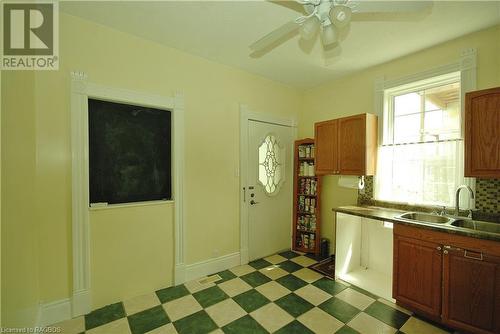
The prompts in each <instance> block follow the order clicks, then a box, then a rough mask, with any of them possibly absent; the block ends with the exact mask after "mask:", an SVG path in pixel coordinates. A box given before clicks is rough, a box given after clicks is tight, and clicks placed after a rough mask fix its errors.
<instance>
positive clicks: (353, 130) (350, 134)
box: [338, 114, 366, 175]
mask: <svg viewBox="0 0 500 334" xmlns="http://www.w3.org/2000/svg"><path fill="white" fill-rule="evenodd" d="M338 121H339V125H338V127H339V129H338V131H339V145H338V150H339V151H338V152H339V158H338V159H339V170H340V174H343V175H365V171H366V114H363V115H356V116H351V117H345V118H340V119H339V120H338Z"/></svg>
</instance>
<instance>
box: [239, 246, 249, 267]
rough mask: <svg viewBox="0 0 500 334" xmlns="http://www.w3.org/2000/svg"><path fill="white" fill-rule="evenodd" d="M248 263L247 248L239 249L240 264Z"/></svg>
mask: <svg viewBox="0 0 500 334" xmlns="http://www.w3.org/2000/svg"><path fill="white" fill-rule="evenodd" d="M247 263H248V248H242V249H240V264H247Z"/></svg>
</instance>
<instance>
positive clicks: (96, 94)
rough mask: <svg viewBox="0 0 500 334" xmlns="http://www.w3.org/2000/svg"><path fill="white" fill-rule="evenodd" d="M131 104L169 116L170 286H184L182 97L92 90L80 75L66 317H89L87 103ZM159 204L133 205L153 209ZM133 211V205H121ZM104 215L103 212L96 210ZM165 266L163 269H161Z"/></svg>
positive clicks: (75, 95)
mask: <svg viewBox="0 0 500 334" xmlns="http://www.w3.org/2000/svg"><path fill="white" fill-rule="evenodd" d="M89 97H93V98H98V99H103V100H107V101H114V102H123V103H133V104H138V105H142V106H146V107H153V108H160V109H167V110H170V111H171V113H172V117H173V122H172V129H173V130H172V132H173V134H172V146H173V150H172V151H173V155H172V177H173V194H172V200H171V201H164V202H165V203H168V202H170V203H174V211H175V219H174V224H175V226H174V233H175V236H174V238H175V246H174V252H175V267H174V268H173V270H174V281H175V283H176V284H177V283H178V282H184V276H185V263H184V254H185V233H184V223H183V222H184V203H185V200H184V198H185V197H184V97H183V95H182V94H180V93H177V94H175V95H174V96H172V97H166V96H160V95H153V94H148V93H143V92H136V91H131V90H126V89H120V88H114V87H108V86H103V85H98V84H95V83H91V82H88V81H87V75H86V74H85V73H84V72H71V155H72V234H73V235H72V239H73V291H72V298H71V304H72V307H71V308H72V312H71V313H72V316H73V317H76V316H80V315H83V314H86V313H88V312H90V311H91V308H92V301H91V279H90V277H91V275H90V268H91V265H90V258H91V257H90V251H91V250H90V225H89V210H90V208H89V191H88V185H89V170H88V168H89V166H88V162H89V161H88V149H89V148H88V98H89ZM158 202H159V201H152V202H142V203H138V204H137V205H149V204H156V205H157V204H158ZM126 205H127V206H133V205H136V204H126ZM100 209H105V208H100ZM165 265H166V264H165Z"/></svg>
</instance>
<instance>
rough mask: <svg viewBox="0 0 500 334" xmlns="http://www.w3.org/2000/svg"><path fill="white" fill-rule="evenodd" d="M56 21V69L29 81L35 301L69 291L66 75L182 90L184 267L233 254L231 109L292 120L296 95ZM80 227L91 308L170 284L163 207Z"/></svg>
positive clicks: (234, 122) (169, 212) (69, 19)
mask: <svg viewBox="0 0 500 334" xmlns="http://www.w3.org/2000/svg"><path fill="white" fill-rule="evenodd" d="M60 19H61V28H60V45H61V57H60V58H61V66H60V70H59V71H57V72H38V73H37V74H36V105H37V118H36V119H37V124H36V126H37V132H36V133H37V135H36V136H37V141H36V144H37V160H38V165H37V173H38V174H37V176H38V179H39V182H38V189H37V204H38V205H37V218H38V221H39V226H40V239H41V240H45V241H46V242H44V243H43V244H42V245H41V246H40V298H41V300H42V302H49V301H53V300H59V299H62V298H66V297H68V296H69V294H70V291H71V281H72V277H71V266H72V264H71V225H70V218H71V166H70V158H71V156H70V128H69V124H70V117H69V116H70V115H69V103H70V101H69V98H70V90H69V89H70V71H72V70H79V71H84V72H86V73H87V74H88V80H89V81H91V82H95V83H99V84H104V85H109V86H112V87H119V88H126V89H131V90H136V91H141V92H147V93H152V94H161V95H165V96H172V95H173V93H174V92H177V91H179V92H182V93H184V95H185V104H186V106H185V128H186V133H185V137H186V142H185V156H186V162H185V165H186V169H185V177H186V186H185V196H186V203H185V207H186V211H187V212H186V217H185V224H186V233H187V234H186V243H187V245H186V249H187V253H186V260H187V261H186V262H187V263H188V264H191V263H195V262H198V261H202V260H207V259H210V258H211V257H213V256H215V253H214V251H215V250H218V256H222V255H225V254H230V253H234V252H237V251H239V201H238V194H239V179H238V178H237V177H236V176H235V171H236V168H237V167H238V159H239V147H238V145H239V144H238V142H239V130H238V127H239V103H245V104H247V105H249V106H250V107H251V108H252V109H255V110H258V111H261V112H265V113H270V114H274V115H280V116H298V112H299V108H300V97H301V96H300V92H299V91H298V90H296V89H292V88H289V87H287V86H284V85H282V84H278V83H274V82H272V81H269V80H267V79H263V78H261V77H257V76H254V75H250V74H248V73H245V72H243V71H239V70H236V69H233V68H230V67H227V66H223V65H219V64H216V63H213V62H210V61H207V60H205V59H202V58H197V57H194V56H191V55H188V54H185V53H182V52H179V51H176V50H173V49H169V48H166V47H164V46H161V45H159V44H155V43H153V42H149V41H146V40H143V39H139V38H136V37H133V36H131V35H127V34H124V33H121V32H118V31H115V30H112V29H109V28H105V27H103V26H100V25H96V24H93V23H90V22H88V21H85V20H81V19H78V18H75V17H73V16H69V15H65V14H62V15H61V18H60ZM47 194H50V196H47ZM90 225H91V226H90V227H91V242H92V247H91V270H92V296H93V304H94V306H95V307H99V306H102V305H105V304H108V303H111V302H114V301H117V300H122V299H124V298H129V297H132V296H135V295H137V294H141V293H146V292H150V291H152V290H153V289H157V288H159V287H162V286H167V285H170V284H171V283H172V273H173V266H172V264H173V261H174V260H173V246H174V245H173V208H172V205H168V204H167V205H165V204H164V205H162V206H145V207H138V208H127V209H112V210H96V211H92V212H91V215H90ZM222 235H223V236H224V237H221V236H222ZM146 245H147V247H145V246H146ZM145 259H147V260H145Z"/></svg>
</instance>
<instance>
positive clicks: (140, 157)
mask: <svg viewBox="0 0 500 334" xmlns="http://www.w3.org/2000/svg"><path fill="white" fill-rule="evenodd" d="M88 106H89V107H88V110H89V112H88V117H89V118H88V120H89V196H90V203H91V204H92V203H108V204H117V203H130V202H141V201H152V200H167V199H171V198H172V180H171V124H170V123H171V114H170V111H168V110H159V109H152V108H146V107H141V106H134V105H129V104H121V103H114V102H108V101H100V100H95V99H89V100H88Z"/></svg>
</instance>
